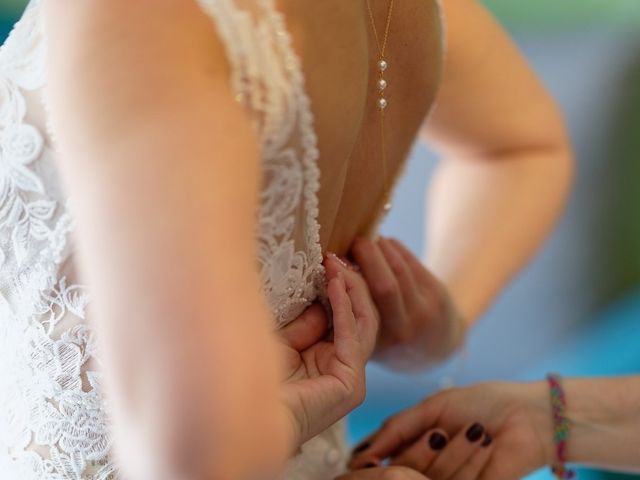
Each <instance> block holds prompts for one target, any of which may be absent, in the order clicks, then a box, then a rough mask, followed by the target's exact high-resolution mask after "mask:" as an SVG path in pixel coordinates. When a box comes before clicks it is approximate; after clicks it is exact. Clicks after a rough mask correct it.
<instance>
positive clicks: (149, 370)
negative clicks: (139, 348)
mask: <svg viewBox="0 0 640 480" xmlns="http://www.w3.org/2000/svg"><path fill="white" fill-rule="evenodd" d="M260 318H261V317H260ZM261 319H262V318H261ZM264 324H265V325H267V322H264ZM232 326H233V325H231V326H227V325H224V324H222V325H218V327H217V328H216V336H214V335H200V336H201V337H202V338H203V339H206V341H204V340H203V342H204V343H198V341H197V340H195V339H192V340H191V341H185V342H175V344H174V347H173V349H172V350H171V355H166V353H165V354H163V355H160V354H158V355H153V354H151V356H152V357H153V360H152V361H146V360H145V361H144V362H143V363H141V364H140V365H138V366H136V365H133V366H131V367H132V368H133V369H134V370H135V371H136V372H137V373H136V374H135V378H136V381H135V382H134V384H135V388H134V389H132V391H130V392H128V393H129V395H128V396H127V397H128V398H126V400H123V401H122V402H121V403H120V405H119V406H120V407H122V408H120V410H119V411H115V412H114V413H115V414H116V415H115V417H114V424H115V427H116V432H117V433H118V434H119V438H117V439H116V442H115V446H116V449H117V451H116V455H118V456H119V457H120V458H121V459H122V461H121V462H119V463H120V464H121V465H122V466H123V467H122V468H123V473H124V474H125V475H126V478H131V479H132V480H147V479H149V478H153V479H156V480H165V479H166V480H174V479H176V478H180V479H184V480H209V479H212V478H215V479H221V480H226V479H230V480H236V479H239V478H254V477H255V478H260V477H261V476H265V475H266V476H267V478H270V477H269V476H273V477H274V478H275V477H277V476H278V473H280V471H281V470H282V469H283V467H284V465H285V463H286V460H287V458H288V455H289V453H290V452H291V451H292V450H293V449H292V446H291V444H292V436H293V435H292V432H291V431H290V430H291V428H290V423H289V422H288V419H287V418H286V415H285V409H284V407H283V405H282V403H281V400H280V387H279V373H280V372H279V363H278V362H277V360H279V359H278V358H277V357H276V355H275V353H276V350H275V347H274V346H273V345H271V343H270V342H269V340H270V339H269V338H268V337H267V336H266V334H265V335H264V336H262V335H260V333H262V332H260V329H259V328H255V329H254V332H253V333H254V335H255V337H257V338H258V339H259V340H260V341H258V342H255V343H254V342H253V341H252V340H253V337H247V336H246V335H244V334H243V332H237V331H236V330H238V329H234V328H231V327H232ZM265 329H266V327H265ZM223 340H224V341H223ZM178 345H184V348H179V347H178ZM159 350H162V351H165V352H166V350H167V349H159ZM153 351H155V349H152V350H151V352H153ZM119 412H120V413H121V414H118V413H119Z"/></svg>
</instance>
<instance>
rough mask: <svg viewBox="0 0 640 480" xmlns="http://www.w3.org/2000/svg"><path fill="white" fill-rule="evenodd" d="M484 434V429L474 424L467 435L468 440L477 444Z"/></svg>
mask: <svg viewBox="0 0 640 480" xmlns="http://www.w3.org/2000/svg"><path fill="white" fill-rule="evenodd" d="M483 434H484V427H483V426H482V425H480V424H479V423H474V424H473V425H471V426H470V427H469V429H468V430H467V433H466V434H465V435H466V436H467V440H469V441H470V442H477V441H478V440H480V437H482V435H483Z"/></svg>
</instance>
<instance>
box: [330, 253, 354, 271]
mask: <svg viewBox="0 0 640 480" xmlns="http://www.w3.org/2000/svg"><path fill="white" fill-rule="evenodd" d="M327 255H329V256H330V257H331V258H333V259H334V260H335V261H337V262H338V263H339V264H340V265H342V266H343V267H344V268H349V266H348V265H347V264H346V263H345V261H344V260H342V259H341V258H340V257H339V256H337V255H336V254H335V253H333V252H329V253H328V254H327Z"/></svg>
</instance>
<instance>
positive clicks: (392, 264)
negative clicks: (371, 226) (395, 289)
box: [378, 237, 418, 307]
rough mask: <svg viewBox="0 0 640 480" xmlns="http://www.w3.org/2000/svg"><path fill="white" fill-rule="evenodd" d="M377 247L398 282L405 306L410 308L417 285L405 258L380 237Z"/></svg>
mask: <svg viewBox="0 0 640 480" xmlns="http://www.w3.org/2000/svg"><path fill="white" fill-rule="evenodd" d="M378 246H379V247H380V251H381V252H382V254H383V255H384V257H385V259H386V260H387V263H388V264H389V268H391V271H393V274H394V275H395V277H396V279H397V281H398V284H399V286H400V292H401V294H402V298H403V300H404V303H405V305H406V306H407V307H410V306H411V303H413V301H414V300H415V299H416V298H417V292H418V284H417V283H416V279H415V278H414V274H413V271H412V270H411V268H409V264H408V263H407V261H406V260H405V258H404V257H403V256H402V255H401V254H400V252H399V251H398V250H397V249H396V248H395V247H394V246H393V244H392V243H391V242H390V241H389V240H387V239H386V238H383V237H380V239H379V240H378Z"/></svg>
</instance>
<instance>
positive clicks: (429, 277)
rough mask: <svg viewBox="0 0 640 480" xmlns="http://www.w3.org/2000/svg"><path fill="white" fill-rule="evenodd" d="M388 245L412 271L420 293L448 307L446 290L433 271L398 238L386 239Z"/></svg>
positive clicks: (442, 306)
mask: <svg viewBox="0 0 640 480" xmlns="http://www.w3.org/2000/svg"><path fill="white" fill-rule="evenodd" d="M387 240H388V242H389V246H390V247H391V248H392V249H393V250H394V251H395V252H396V253H397V254H398V255H400V256H401V257H402V258H403V259H404V261H405V262H406V265H407V267H408V268H409V270H411V272H412V273H413V277H414V280H415V282H416V285H417V287H416V288H417V289H418V290H419V291H420V292H421V293H422V294H426V295H428V296H429V297H430V298H431V300H434V301H436V302H439V303H438V304H437V305H439V306H440V307H441V308H448V302H449V301H450V298H449V296H448V292H447V291H446V289H445V288H444V287H443V285H442V283H441V282H440V280H438V278H436V276H435V275H433V273H431V272H430V271H429V269H428V268H426V267H425V266H424V265H423V264H422V262H421V261H420V260H419V259H418V258H417V257H416V256H415V255H414V254H413V253H412V252H411V251H410V250H409V249H408V248H407V247H405V246H404V245H403V244H402V243H401V242H400V241H399V240H397V239H395V238H389V239H387Z"/></svg>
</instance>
